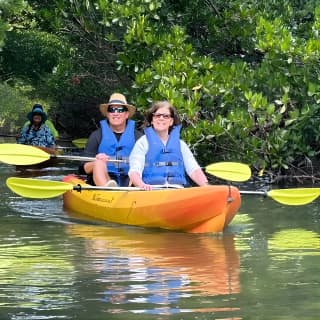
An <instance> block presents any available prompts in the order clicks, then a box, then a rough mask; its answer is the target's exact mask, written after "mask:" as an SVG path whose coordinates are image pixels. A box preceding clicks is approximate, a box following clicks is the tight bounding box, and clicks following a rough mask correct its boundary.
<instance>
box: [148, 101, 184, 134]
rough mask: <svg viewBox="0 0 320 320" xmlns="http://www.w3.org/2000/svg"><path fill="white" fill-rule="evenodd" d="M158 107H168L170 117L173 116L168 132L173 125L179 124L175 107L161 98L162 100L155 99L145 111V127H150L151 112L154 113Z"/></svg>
mask: <svg viewBox="0 0 320 320" xmlns="http://www.w3.org/2000/svg"><path fill="white" fill-rule="evenodd" d="M160 108H168V110H169V111H170V114H171V117H172V118H173V124H172V126H171V127H170V128H169V132H170V131H171V129H172V128H173V127H174V126H177V125H180V124H181V120H180V117H179V115H178V112H177V110H176V108H175V107H174V106H172V105H171V103H170V102H169V101H167V100H163V101H155V102H154V103H153V104H152V105H151V108H150V109H149V110H148V111H147V113H146V119H145V123H144V125H145V127H151V126H152V118H153V114H154V113H156V112H157V110H158V109H160Z"/></svg>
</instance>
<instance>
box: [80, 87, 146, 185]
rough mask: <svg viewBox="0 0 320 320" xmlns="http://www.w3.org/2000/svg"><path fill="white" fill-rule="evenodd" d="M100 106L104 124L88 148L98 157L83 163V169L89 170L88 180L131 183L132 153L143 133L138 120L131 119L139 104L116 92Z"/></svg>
mask: <svg viewBox="0 0 320 320" xmlns="http://www.w3.org/2000/svg"><path fill="white" fill-rule="evenodd" d="M99 109H100V112H101V113H102V114H103V115H104V116H105V119H103V120H101V121H100V128H98V129H97V130H95V131H94V132H92V133H91V135H90V136H89V139H88V142H87V144H86V146H85V149H84V155H85V156H88V157H95V158H96V160H95V161H91V162H86V163H84V164H82V165H81V166H80V167H79V173H80V174H87V175H88V176H89V177H88V182H89V183H93V184H95V185H96V186H108V187H116V186H118V185H119V186H128V185H129V177H128V170H129V163H128V158H129V154H130V152H131V150H132V148H133V146H134V144H135V141H136V140H137V139H138V138H140V137H141V135H142V133H141V132H139V131H138V130H137V129H136V124H135V121H133V120H130V119H129V118H131V117H132V116H133V115H134V113H135V111H136V108H135V107H134V106H132V105H130V104H128V103H127V100H126V97H125V96H124V95H123V94H120V93H113V94H112V95H111V96H110V99H109V102H108V103H103V104H100V106H99ZM112 160H120V161H121V160H123V161H124V162H112ZM90 176H92V179H91V178H90ZM90 180H93V181H90Z"/></svg>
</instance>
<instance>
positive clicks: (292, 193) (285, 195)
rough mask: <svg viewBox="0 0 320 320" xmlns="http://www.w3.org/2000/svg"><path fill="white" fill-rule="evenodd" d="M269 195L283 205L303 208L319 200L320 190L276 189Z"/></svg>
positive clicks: (269, 192) (268, 193)
mask: <svg viewBox="0 0 320 320" xmlns="http://www.w3.org/2000/svg"><path fill="white" fill-rule="evenodd" d="M267 195H268V196H269V197H271V198H272V199H274V200H276V201H278V202H280V203H282V204H287V205H292V206H301V205H304V204H307V203H310V202H312V201H313V200H315V199H316V198H318V197H319V195H320V188H297V189H275V190H271V191H268V192H267Z"/></svg>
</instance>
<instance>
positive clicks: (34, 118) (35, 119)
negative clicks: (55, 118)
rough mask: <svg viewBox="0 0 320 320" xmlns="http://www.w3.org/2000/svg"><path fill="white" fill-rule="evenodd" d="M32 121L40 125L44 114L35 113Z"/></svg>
mask: <svg viewBox="0 0 320 320" xmlns="http://www.w3.org/2000/svg"><path fill="white" fill-rule="evenodd" d="M32 121H33V123H34V124H35V125H40V123H41V122H42V116H41V115H40V114H35V115H34V116H33V117H32Z"/></svg>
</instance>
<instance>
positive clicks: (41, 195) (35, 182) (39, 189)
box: [6, 177, 144, 199]
mask: <svg viewBox="0 0 320 320" xmlns="http://www.w3.org/2000/svg"><path fill="white" fill-rule="evenodd" d="M6 184H7V186H8V188H9V189H10V190H12V191H13V192H14V193H16V194H18V195H20V196H22V197H26V198H36V199H45V198H54V197H57V196H60V195H61V194H63V193H65V192H66V191H69V190H77V191H81V190H117V191H133V190H135V191H139V190H144V189H142V188H136V187H116V188H115V187H97V186H80V185H77V186H74V185H73V184H71V183H67V182H61V181H52V180H41V179H30V178H16V177H10V178H8V179H7V180H6Z"/></svg>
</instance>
